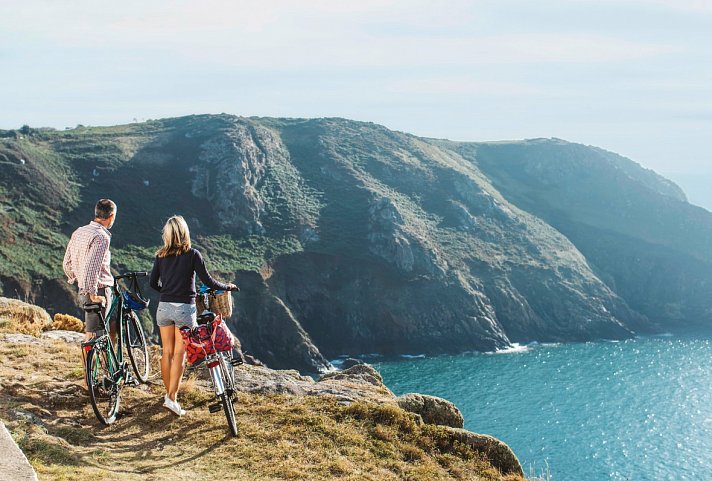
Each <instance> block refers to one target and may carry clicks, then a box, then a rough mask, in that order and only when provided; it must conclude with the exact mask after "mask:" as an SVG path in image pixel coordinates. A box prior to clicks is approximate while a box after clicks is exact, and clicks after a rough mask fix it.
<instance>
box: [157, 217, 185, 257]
mask: <svg viewBox="0 0 712 481" xmlns="http://www.w3.org/2000/svg"><path fill="white" fill-rule="evenodd" d="M190 247H191V246H190V230H188V224H186V222H185V219H184V218H183V216H181V215H174V216H173V217H171V218H170V219H168V220H167V221H166V225H164V226H163V247H161V248H160V249H158V251H157V252H156V255H157V256H158V257H168V256H179V255H181V254H185V253H186V252H188V251H189V250H190Z"/></svg>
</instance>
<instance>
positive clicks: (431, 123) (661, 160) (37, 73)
mask: <svg viewBox="0 0 712 481" xmlns="http://www.w3.org/2000/svg"><path fill="white" fill-rule="evenodd" d="M0 65H1V66H2V70H1V73H0V78H1V79H2V80H1V81H0V82H1V83H0V129H3V128H4V129H11V128H18V127H20V126H21V125H24V124H28V125H30V126H33V127H41V126H49V127H55V128H60V129H63V128H65V127H73V126H76V125H77V124H84V125H115V124H122V123H130V122H133V121H136V120H139V121H141V120H146V119H156V118H164V117H173V116H180V115H189V114H196V113H221V112H226V113H230V114H236V115H245V116H253V115H255V116H275V117H345V118H351V119H356V120H364V121H372V122H376V123H379V124H383V125H385V126H386V127H388V128H391V129H394V130H401V131H405V132H409V133H413V134H416V135H421V136H426V137H438V138H449V139H453V140H470V141H486V140H507V139H524V138H538V137H558V138H562V139H565V140H569V141H573V142H581V143H584V144H589V145H596V146H598V147H602V148H605V149H607V150H611V151H614V152H617V153H619V154H621V155H624V156H626V157H629V158H631V159H633V160H634V161H636V162H638V163H640V164H642V165H643V166H645V167H647V168H650V169H653V170H655V171H656V172H658V173H660V174H662V175H664V176H666V177H668V178H670V179H672V180H674V181H676V182H677V183H678V184H679V185H680V186H681V187H682V188H683V189H684V190H685V192H686V193H687V194H688V198H689V199H690V201H691V202H692V203H695V204H697V205H701V206H703V207H706V208H707V209H709V210H712V189H709V188H708V185H711V184H712V153H710V149H709V145H708V144H709V142H708V141H709V140H712V0H675V1H670V0H592V1H589V0H567V1H564V0H537V1H532V0H496V1H486V0H468V1H465V0H448V1H428V0H354V1H342V0H299V1H297V0H282V1H276V0H260V1H242V0H201V1H200V2H197V1H193V2H189V1H179V0H177V1H170V2H169V1H151V0H141V1H134V0H122V1H121V2H116V1H112V2H108V1H104V0H91V1H82V0H74V1H71V2H70V1H56V0H23V1H22V2H16V1H10V0H0Z"/></svg>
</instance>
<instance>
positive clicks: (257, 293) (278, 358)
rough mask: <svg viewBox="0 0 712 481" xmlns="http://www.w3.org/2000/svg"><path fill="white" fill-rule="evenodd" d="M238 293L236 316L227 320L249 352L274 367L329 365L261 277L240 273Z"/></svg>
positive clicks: (320, 367)
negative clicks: (239, 289)
mask: <svg viewBox="0 0 712 481" xmlns="http://www.w3.org/2000/svg"><path fill="white" fill-rule="evenodd" d="M238 279H239V282H240V288H241V292H240V295H239V302H238V303H237V304H236V306H235V310H236V315H234V316H233V319H235V320H233V321H229V324H230V327H231V329H232V331H233V332H234V333H235V334H237V336H238V337H239V338H240V339H241V341H242V350H243V351H245V352H250V353H252V354H254V355H255V356H257V357H258V358H259V359H260V360H262V361H264V362H266V363H267V364H268V365H269V366H271V367H274V368H297V369H301V370H303V371H326V370H328V369H330V367H331V365H330V364H329V361H327V360H326V359H325V358H324V356H322V354H321V353H320V352H319V350H318V349H317V348H316V347H315V346H314V344H313V343H312V341H311V338H310V336H309V334H308V333H307V332H306V331H305V330H304V329H303V328H302V326H301V325H300V323H299V321H298V320H297V319H295V317H294V316H293V314H292V312H291V310H290V309H289V308H288V307H287V306H286V305H285V304H284V302H283V301H282V300H281V299H280V298H278V297H276V296H275V295H273V294H271V293H270V292H269V289H268V286H267V284H266V282H265V280H264V279H263V278H262V276H261V275H260V274H258V273H256V272H240V273H239V275H238Z"/></svg>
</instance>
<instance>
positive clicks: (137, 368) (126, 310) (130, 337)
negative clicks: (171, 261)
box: [82, 272, 151, 425]
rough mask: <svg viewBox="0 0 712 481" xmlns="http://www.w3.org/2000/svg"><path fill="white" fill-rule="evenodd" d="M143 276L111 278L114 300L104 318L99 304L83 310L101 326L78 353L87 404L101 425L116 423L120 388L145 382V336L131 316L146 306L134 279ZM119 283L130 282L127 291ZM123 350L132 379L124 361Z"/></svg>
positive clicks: (148, 367) (132, 274) (131, 274)
mask: <svg viewBox="0 0 712 481" xmlns="http://www.w3.org/2000/svg"><path fill="white" fill-rule="evenodd" d="M146 276H148V272H127V273H125V274H122V275H120V276H114V287H113V291H114V299H113V301H112V303H111V307H110V308H109V311H108V313H107V315H106V316H104V315H103V313H102V307H103V306H102V305H101V304H86V305H85V306H84V310H85V311H86V312H90V313H97V314H98V315H99V317H100V319H101V321H102V323H103V325H104V329H103V330H102V331H99V332H98V333H96V334H95V335H94V337H92V338H91V339H89V340H88V341H86V342H83V343H82V349H83V350H84V352H85V354H86V361H85V368H86V370H85V375H86V383H87V389H88V391H89V401H90V402H91V406H92V409H93V410H94V414H95V415H96V417H97V419H99V421H100V422H101V423H102V424H105V425H109V424H112V423H113V422H114V421H115V420H116V416H117V414H118V412H119V404H120V400H121V389H122V387H123V385H124V384H133V385H137V384H140V383H142V382H146V381H148V376H149V374H150V370H151V364H150V361H149V357H148V345H147V342H146V334H145V333H144V331H143V326H142V324H141V321H140V320H139V318H138V316H137V315H136V312H135V311H137V310H141V309H144V308H146V307H147V306H148V301H147V300H145V299H143V298H142V297H141V291H140V289H139V287H138V278H139V277H146ZM122 279H128V280H130V282H131V284H130V287H129V289H123V288H122V287H121V285H120V282H119V281H121V280H122ZM132 289H133V290H134V291H135V292H133V291H132ZM114 315H116V316H117V319H118V320H119V322H117V329H118V332H117V333H116V342H117V344H116V346H114V341H112V339H111V335H110V330H109V325H108V320H109V319H112V317H113V316H114ZM124 347H125V348H126V352H127V354H128V357H129V360H130V361H131V368H132V370H133V373H134V375H132V374H131V372H130V371H129V367H128V363H127V362H126V361H125V360H124ZM134 376H135V377H134Z"/></svg>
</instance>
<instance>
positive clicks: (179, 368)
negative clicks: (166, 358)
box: [168, 327, 185, 401]
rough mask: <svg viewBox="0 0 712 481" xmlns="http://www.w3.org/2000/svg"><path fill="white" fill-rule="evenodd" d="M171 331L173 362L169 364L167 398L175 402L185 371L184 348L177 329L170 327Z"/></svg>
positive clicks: (181, 337)
mask: <svg viewBox="0 0 712 481" xmlns="http://www.w3.org/2000/svg"><path fill="white" fill-rule="evenodd" d="M172 329H173V330H174V331H173V339H174V342H173V361H172V363H171V375H170V379H171V380H170V385H169V386H168V397H169V398H171V400H173V401H175V400H176V397H177V396H178V389H180V383H181V381H182V380H183V372H184V371H185V346H184V345H183V336H181V334H180V331H179V330H178V328H177V327H172Z"/></svg>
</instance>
